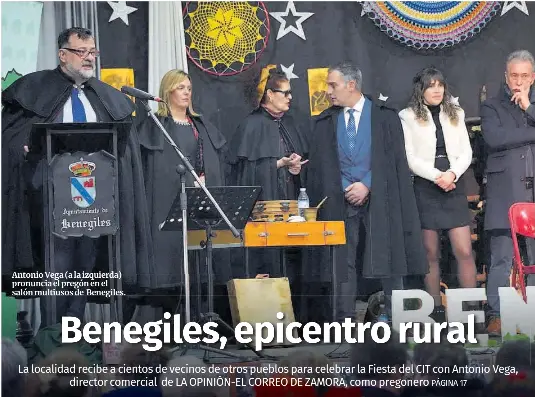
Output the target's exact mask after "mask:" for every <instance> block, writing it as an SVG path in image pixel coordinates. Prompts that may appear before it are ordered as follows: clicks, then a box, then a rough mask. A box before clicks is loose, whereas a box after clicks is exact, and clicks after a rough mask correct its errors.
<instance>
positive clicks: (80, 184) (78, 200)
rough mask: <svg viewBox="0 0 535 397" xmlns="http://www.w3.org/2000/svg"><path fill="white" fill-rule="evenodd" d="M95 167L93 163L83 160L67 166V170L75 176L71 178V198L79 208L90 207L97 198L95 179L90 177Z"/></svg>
mask: <svg viewBox="0 0 535 397" xmlns="http://www.w3.org/2000/svg"><path fill="white" fill-rule="evenodd" d="M95 167H96V166H95V163H91V162H89V161H85V160H84V159H83V158H81V159H80V161H77V162H76V163H72V164H70V165H69V170H70V171H71V172H72V173H73V174H74V175H75V176H74V177H71V198H72V201H73V202H74V204H76V205H77V206H78V207H80V208H87V207H91V205H93V203H94V202H95V198H96V197H97V190H96V182H95V177H94V176H91V173H92V172H93V171H94V170H95Z"/></svg>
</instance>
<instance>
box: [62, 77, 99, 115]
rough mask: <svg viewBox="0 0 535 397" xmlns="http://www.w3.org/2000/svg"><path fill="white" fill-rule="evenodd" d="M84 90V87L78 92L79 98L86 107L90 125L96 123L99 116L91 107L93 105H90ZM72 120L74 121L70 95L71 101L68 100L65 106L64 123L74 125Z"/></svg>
mask: <svg viewBox="0 0 535 397" xmlns="http://www.w3.org/2000/svg"><path fill="white" fill-rule="evenodd" d="M74 87H76V86H74ZM82 88H84V86H83V85H82V86H81V87H80V90H79V91H78V97H79V98H80V101H82V104H83V105H84V110H85V119H86V121H87V122H88V123H96V122H97V114H96V113H95V110H94V109H93V107H92V106H91V103H89V99H87V97H86V96H85V93H84V90H83V89H82ZM72 120H73V116H72V101H71V96H70V95H69V99H67V102H65V105H63V122H64V123H72Z"/></svg>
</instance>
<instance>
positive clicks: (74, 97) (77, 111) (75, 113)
mask: <svg viewBox="0 0 535 397" xmlns="http://www.w3.org/2000/svg"><path fill="white" fill-rule="evenodd" d="M78 92H79V91H78V88H75V87H74V88H73V89H72V92H71V103H72V122H73V123H85V122H86V121H87V119H86V117H85V109H84V104H83V103H82V101H81V100H80V97H79V96H78Z"/></svg>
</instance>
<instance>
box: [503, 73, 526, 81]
mask: <svg viewBox="0 0 535 397" xmlns="http://www.w3.org/2000/svg"><path fill="white" fill-rule="evenodd" d="M531 76H532V75H531V74H510V75H508V76H507V77H509V78H510V79H511V80H514V81H517V80H520V81H529V79H531Z"/></svg>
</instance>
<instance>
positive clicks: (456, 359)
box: [412, 341, 468, 379]
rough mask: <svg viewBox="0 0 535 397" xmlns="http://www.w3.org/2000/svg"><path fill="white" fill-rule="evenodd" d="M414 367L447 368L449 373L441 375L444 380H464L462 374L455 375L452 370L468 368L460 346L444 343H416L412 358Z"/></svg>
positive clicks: (466, 359)
mask: <svg viewBox="0 0 535 397" xmlns="http://www.w3.org/2000/svg"><path fill="white" fill-rule="evenodd" d="M412 359H413V361H414V363H415V364H416V365H430V366H431V368H435V367H442V368H449V372H446V373H445V374H441V375H440V377H441V378H445V379H464V378H465V375H464V374H463V373H460V374H459V373H456V372H455V371H454V370H453V369H454V368H459V367H466V366H468V357H467V356H466V350H465V349H464V346H463V345H461V344H452V343H449V342H446V341H443V342H441V343H438V344H437V343H418V344H417V345H416V347H415V348H414V354H413V357H412Z"/></svg>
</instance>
